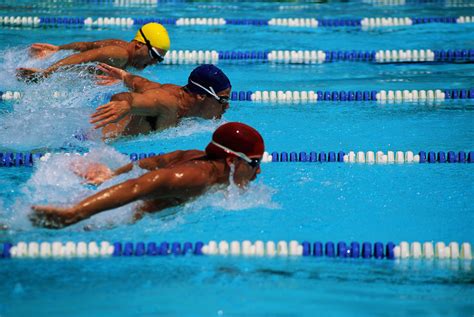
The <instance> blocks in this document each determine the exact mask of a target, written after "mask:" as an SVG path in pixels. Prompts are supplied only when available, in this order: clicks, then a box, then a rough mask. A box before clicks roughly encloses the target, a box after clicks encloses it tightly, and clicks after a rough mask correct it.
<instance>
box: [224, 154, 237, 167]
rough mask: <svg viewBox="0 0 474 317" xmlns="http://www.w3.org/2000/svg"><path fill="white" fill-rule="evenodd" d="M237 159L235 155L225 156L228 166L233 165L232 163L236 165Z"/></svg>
mask: <svg viewBox="0 0 474 317" xmlns="http://www.w3.org/2000/svg"><path fill="white" fill-rule="evenodd" d="M235 160H236V157H234V156H228V157H226V158H225V163H226V164H227V166H229V167H230V166H231V165H235Z"/></svg>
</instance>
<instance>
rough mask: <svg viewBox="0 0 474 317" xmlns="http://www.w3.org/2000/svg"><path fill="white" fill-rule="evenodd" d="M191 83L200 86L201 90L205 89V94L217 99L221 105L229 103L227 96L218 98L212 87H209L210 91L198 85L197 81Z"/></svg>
mask: <svg viewBox="0 0 474 317" xmlns="http://www.w3.org/2000/svg"><path fill="white" fill-rule="evenodd" d="M189 81H190V82H192V83H193V84H194V85H196V86H198V87H199V88H201V89H203V90H204V91H205V92H207V93H208V94H209V95H211V96H212V97H214V98H216V100H217V101H219V103H220V104H221V105H225V104H228V103H229V97H227V96H218V95H217V94H216V92H215V91H214V89H213V88H212V87H209V89H207V88H206V87H204V86H202V85H200V84H198V83H197V82H195V81H192V80H191V79H190V80H189Z"/></svg>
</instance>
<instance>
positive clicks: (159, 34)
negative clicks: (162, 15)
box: [134, 22, 170, 51]
mask: <svg viewBox="0 0 474 317" xmlns="http://www.w3.org/2000/svg"><path fill="white" fill-rule="evenodd" d="M141 30H142V32H143V34H145V37H146V38H147V39H148V41H150V44H151V46H153V47H156V48H159V49H162V50H164V51H168V50H169V49H170V38H169V36H168V31H166V29H165V27H164V26H163V25H161V24H159V23H154V22H152V23H147V24H145V25H144V26H142V27H141ZM134 40H135V41H138V42H140V43H144V44H145V39H144V38H143V36H142V35H141V34H140V30H138V32H137V34H135V38H134Z"/></svg>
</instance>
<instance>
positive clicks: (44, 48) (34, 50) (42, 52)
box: [30, 40, 122, 58]
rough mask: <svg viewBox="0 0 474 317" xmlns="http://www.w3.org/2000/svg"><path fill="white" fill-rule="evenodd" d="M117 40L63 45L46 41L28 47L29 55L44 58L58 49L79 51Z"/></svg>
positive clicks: (102, 45) (114, 42)
mask: <svg viewBox="0 0 474 317" xmlns="http://www.w3.org/2000/svg"><path fill="white" fill-rule="evenodd" d="M118 42H122V41H120V40H101V41H93V42H73V43H69V44H63V45H53V44H48V43H34V44H32V45H31V47H30V56H32V57H35V58H46V57H48V56H50V55H51V54H54V53H56V52H57V51H60V50H73V51H79V52H85V51H88V50H92V49H96V48H100V47H104V46H109V45H116V44H117V43H118Z"/></svg>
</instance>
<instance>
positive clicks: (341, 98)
mask: <svg viewBox="0 0 474 317" xmlns="http://www.w3.org/2000/svg"><path fill="white" fill-rule="evenodd" d="M22 95H23V94H22V92H19V91H4V92H2V91H0V96H1V100H4V101H9V100H11V101H13V100H19V99H21V98H22ZM111 95H112V94H111V93H107V94H103V95H100V98H107V97H110V96H111ZM64 96H66V93H65V92H59V91H55V92H53V93H52V94H51V97H53V98H61V97H64ZM98 98H99V97H98ZM448 99H474V88H468V89H442V90H441V89H429V90H422V89H421V90H417V89H413V90H408V89H405V90H339V91H336V90H334V91H330V90H329V91H322V90H317V91H314V90H304V91H296V90H294V91H291V90H287V91H283V90H257V91H250V90H248V91H233V92H232V93H231V96H230V100H231V101H252V102H271V103H316V102H318V101H326V102H327V101H330V102H351V101H376V102H379V103H393V102H397V103H400V102H414V103H431V102H441V101H445V100H448Z"/></svg>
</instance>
